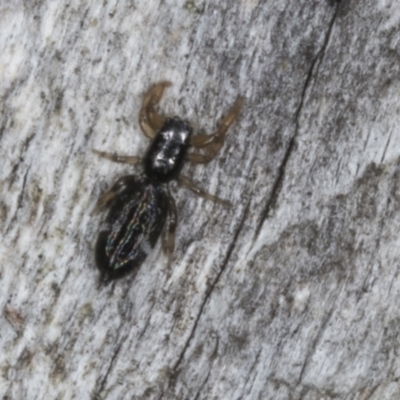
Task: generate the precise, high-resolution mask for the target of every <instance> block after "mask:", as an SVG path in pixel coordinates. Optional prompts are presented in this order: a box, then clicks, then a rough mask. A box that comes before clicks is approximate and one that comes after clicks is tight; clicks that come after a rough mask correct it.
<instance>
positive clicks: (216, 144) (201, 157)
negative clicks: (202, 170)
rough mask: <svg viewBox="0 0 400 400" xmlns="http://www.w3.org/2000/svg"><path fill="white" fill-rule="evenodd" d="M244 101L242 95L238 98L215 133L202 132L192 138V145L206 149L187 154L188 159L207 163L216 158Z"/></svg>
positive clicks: (197, 162)
mask: <svg viewBox="0 0 400 400" xmlns="http://www.w3.org/2000/svg"><path fill="white" fill-rule="evenodd" d="M243 101H244V99H243V97H240V96H239V97H238V98H237V99H236V101H235V103H234V104H233V106H232V108H231V109H230V111H229V113H228V114H227V115H226V116H225V117H224V118H223V119H222V121H221V122H220V124H219V125H218V128H217V131H216V132H215V133H214V134H213V135H206V134H200V135H196V136H192V137H191V138H190V145H191V146H193V147H195V148H196V149H204V154H201V153H189V154H188V156H187V159H188V161H190V162H192V163H195V164H206V163H209V162H210V161H211V160H212V159H214V157H215V156H216V155H217V153H218V152H219V151H220V150H221V147H222V146H223V144H224V142H225V137H226V133H227V131H228V129H229V127H230V126H231V125H232V124H233V123H234V122H235V120H236V118H237V117H238V115H239V113H240V109H241V108H242V105H243Z"/></svg>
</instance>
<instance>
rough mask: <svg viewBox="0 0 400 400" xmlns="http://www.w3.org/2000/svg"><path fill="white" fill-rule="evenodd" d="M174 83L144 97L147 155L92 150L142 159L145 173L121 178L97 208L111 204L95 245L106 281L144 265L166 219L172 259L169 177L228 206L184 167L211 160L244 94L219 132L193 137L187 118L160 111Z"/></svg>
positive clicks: (142, 120) (123, 160) (159, 85)
mask: <svg viewBox="0 0 400 400" xmlns="http://www.w3.org/2000/svg"><path fill="white" fill-rule="evenodd" d="M170 85H171V83H170V82H160V83H157V84H155V85H153V86H151V87H150V89H149V90H148V91H147V92H146V94H145V96H144V99H143V104H142V107H141V109H140V112H139V124H140V127H141V129H142V131H143V133H144V134H145V136H147V137H148V138H149V139H150V140H151V143H150V145H149V147H148V150H147V153H146V155H145V156H144V157H143V159H142V158H140V157H137V156H121V155H117V154H114V153H107V152H104V151H99V150H93V151H94V152H95V153H96V154H97V155H99V156H101V157H104V158H107V159H109V160H111V161H115V162H119V163H125V164H131V165H134V164H138V163H139V162H142V164H143V173H142V174H140V175H126V176H123V177H122V178H120V179H118V180H117V181H116V182H115V184H114V186H112V188H111V189H110V190H108V191H107V192H105V193H104V194H103V195H102V196H101V197H100V198H99V200H98V201H97V204H96V209H98V208H100V207H103V206H106V207H107V208H108V209H109V212H108V215H107V217H106V219H105V221H104V223H103V224H102V225H101V228H100V233H99V236H98V238H97V243H96V247H95V259H96V264H97V267H98V268H99V270H100V272H101V274H102V278H103V280H104V281H110V280H112V279H115V278H120V277H122V276H124V275H126V274H127V273H128V272H130V271H131V270H132V269H133V268H135V267H138V266H140V265H141V263H142V262H143V261H144V259H145V258H146V256H147V254H148V253H149V252H150V251H151V249H152V248H153V247H154V245H155V244H156V242H157V239H158V238H159V236H160V234H161V232H162V230H163V228H164V224H165V222H166V220H167V218H168V223H167V227H166V229H165V232H164V234H163V242H162V244H163V250H164V252H165V253H166V254H167V256H168V264H169V265H170V264H171V260H172V254H173V251H174V247H175V229H176V224H177V211H176V205H175V201H174V199H173V197H172V196H171V194H170V192H169V189H168V182H170V181H172V180H176V181H177V182H178V183H179V184H180V185H181V186H183V187H185V188H187V189H189V190H191V191H192V192H193V193H195V194H197V195H198V196H200V197H203V198H205V199H207V200H212V201H215V202H216V203H220V204H223V205H229V204H230V202H229V201H227V200H223V199H221V198H219V197H217V196H214V195H212V194H209V193H206V192H205V191H203V190H202V189H200V188H198V187H197V186H196V185H195V184H194V183H193V182H192V181H191V180H190V179H189V178H188V177H186V176H183V175H181V170H182V167H183V165H184V162H185V161H186V160H187V161H190V162H192V163H195V164H206V163H208V162H210V161H211V160H212V159H214V157H215V156H216V155H217V153H218V152H219V151H220V149H221V147H222V145H223V144H224V141H225V136H226V133H227V131H228V129H229V127H230V126H231V125H232V124H233V122H234V121H235V119H236V118H237V116H238V114H239V112H240V109H241V107H242V104H243V98H242V97H238V98H237V100H236V101H235V103H234V105H233V107H232V108H231V110H230V111H229V113H228V114H227V115H226V116H225V117H224V118H223V119H222V121H221V123H220V124H219V126H218V129H217V131H216V133H215V134H213V135H206V134H199V135H196V136H192V128H191V127H190V126H189V125H188V124H187V123H186V122H184V121H182V120H181V119H180V118H178V117H173V118H165V117H163V116H162V115H160V114H158V113H157V111H156V110H155V107H156V106H157V104H158V103H159V102H160V100H161V97H162V95H163V93H164V90H165V88H166V87H168V86H170ZM190 147H194V148H195V149H202V150H203V153H199V152H197V153H188V150H189V148H190Z"/></svg>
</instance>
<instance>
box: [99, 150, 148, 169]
mask: <svg viewBox="0 0 400 400" xmlns="http://www.w3.org/2000/svg"><path fill="white" fill-rule="evenodd" d="M92 151H93V153H94V154H97V155H98V156H99V157H103V158H107V159H108V160H111V161H114V162H117V163H123V164H130V165H135V164H137V163H139V162H140V160H141V158H140V157H137V156H121V155H119V154H116V153H107V152H106V151H100V150H96V149H93V150H92Z"/></svg>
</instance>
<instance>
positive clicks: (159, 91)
mask: <svg viewBox="0 0 400 400" xmlns="http://www.w3.org/2000/svg"><path fill="white" fill-rule="evenodd" d="M168 86H171V82H168V81H162V82H159V83H156V84H155V85H153V86H151V87H150V89H149V90H148V91H147V92H146V94H145V95H144V98H143V103H142V107H141V109H140V111H139V124H140V127H141V128H142V131H143V133H144V134H145V135H146V136H147V137H148V138H149V139H154V137H155V135H156V133H157V132H158V131H159V130H160V129H161V127H162V125H163V124H164V122H165V118H164V117H163V116H161V115H160V114H158V113H157V112H156V110H155V108H154V107H156V106H157V104H158V103H159V102H160V100H161V97H162V96H163V93H164V90H165V88H167V87H168Z"/></svg>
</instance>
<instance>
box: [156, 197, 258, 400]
mask: <svg viewBox="0 0 400 400" xmlns="http://www.w3.org/2000/svg"><path fill="white" fill-rule="evenodd" d="M249 206H250V200H249V201H248V202H247V204H246V207H245V209H244V212H243V215H242V218H241V220H240V223H239V226H238V228H237V229H236V232H235V235H234V237H233V240H232V242H231V244H230V245H229V248H228V251H227V253H226V256H225V259H224V261H223V263H222V265H221V268H220V270H219V272H218V274H217V276H216V277H215V279H214V281H213V283H212V284H211V286H210V287H209V289H208V291H207V292H206V295H205V296H204V300H203V302H202V304H201V306H200V310H199V312H198V314H197V317H196V320H195V322H194V324H193V328H192V331H191V332H190V335H189V337H188V339H187V340H186V343H185V345H184V346H183V349H182V352H181V354H180V356H179V358H178V360H177V361H176V363H175V365H174V366H173V368H172V375H171V377H170V379H169V383H168V387H171V386H172V385H173V382H174V381H176V378H177V376H178V373H177V369H178V367H179V365H180V364H181V362H182V360H183V357H184V355H185V353H186V350H187V349H188V347H189V343H190V341H191V340H192V338H193V336H194V333H195V331H196V329H197V325H198V323H199V320H200V318H201V316H202V314H203V310H204V308H205V305H206V304H207V302H208V300H209V299H210V297H211V294H212V292H213V290H214V288H215V286H216V285H217V283H218V281H219V280H220V278H221V275H222V273H223V272H224V271H225V268H226V266H227V265H228V262H229V260H230V258H231V255H232V252H233V250H234V248H235V246H236V243H237V240H238V237H239V234H240V232H241V231H242V229H243V225H244V221H245V220H246V217H247V215H248V211H249ZM163 396H164V392H163V393H161V396H160V399H162V398H163Z"/></svg>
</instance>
